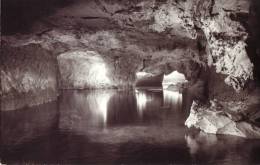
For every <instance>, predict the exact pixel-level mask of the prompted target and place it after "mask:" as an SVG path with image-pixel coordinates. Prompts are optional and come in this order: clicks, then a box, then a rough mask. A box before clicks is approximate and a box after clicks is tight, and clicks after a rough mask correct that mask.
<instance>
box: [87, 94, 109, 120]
mask: <svg viewBox="0 0 260 165" xmlns="http://www.w3.org/2000/svg"><path fill="white" fill-rule="evenodd" d="M111 96H112V93H109V92H106V93H105V92H103V91H96V93H95V94H93V95H91V98H88V102H89V106H90V109H91V110H93V112H94V114H96V116H97V117H98V118H99V117H101V118H102V123H103V124H106V122H107V110H108V109H107V108H108V102H109V99H110V97H111Z"/></svg>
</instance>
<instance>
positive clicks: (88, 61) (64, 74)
mask: <svg viewBox="0 0 260 165" xmlns="http://www.w3.org/2000/svg"><path fill="white" fill-rule="evenodd" d="M58 64H59V69H60V74H61V86H62V87H61V88H74V89H75V88H76V89H83V88H104V87H108V86H111V85H112V82H111V80H110V79H109V77H108V75H107V70H108V69H107V65H106V63H105V62H104V60H103V59H102V58H101V56H100V55H99V54H97V53H96V52H93V51H85V52H84V51H73V52H66V53H63V54H61V55H59V56H58Z"/></svg>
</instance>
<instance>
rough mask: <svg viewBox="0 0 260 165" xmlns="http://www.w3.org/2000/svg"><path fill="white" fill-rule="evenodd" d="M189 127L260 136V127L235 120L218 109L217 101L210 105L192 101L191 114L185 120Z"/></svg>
mask: <svg viewBox="0 0 260 165" xmlns="http://www.w3.org/2000/svg"><path fill="white" fill-rule="evenodd" d="M185 125H186V126H187V127H188V128H191V127H195V128H198V129H200V130H202V131H204V132H206V133H212V134H227V135H235V136H241V137H246V138H260V128H258V127H256V126H254V125H252V124H250V123H248V122H246V121H241V122H235V121H233V120H231V119H230V118H229V117H228V115H227V114H226V113H225V112H223V111H220V110H217V107H216V106H215V103H214V102H212V103H211V106H210V107H205V106H199V105H198V104H197V103H196V102H193V103H192V107H191V111H190V115H189V117H188V119H187V120H186V122H185Z"/></svg>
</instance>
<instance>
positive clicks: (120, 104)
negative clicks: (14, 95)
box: [1, 88, 260, 165]
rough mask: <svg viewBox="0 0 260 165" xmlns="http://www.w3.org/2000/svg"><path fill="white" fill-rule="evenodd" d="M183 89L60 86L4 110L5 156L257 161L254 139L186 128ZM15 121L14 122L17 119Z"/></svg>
mask: <svg viewBox="0 0 260 165" xmlns="http://www.w3.org/2000/svg"><path fill="white" fill-rule="evenodd" d="M188 96H189V94H188V93H187V92H186V91H185V90H184V91H183V92H178V91H166V90H163V91H162V90H160V89H158V88H157V89H155V90H151V89H149V88H147V89H138V90H137V89H136V90H93V91H90V90H64V91H62V92H61V95H60V97H59V99H58V100H57V101H55V102H50V103H47V104H42V105H39V106H34V107H31V108H23V109H20V110H14V111H6V112H3V113H2V124H1V126H2V127H1V132H2V133H1V134H2V138H1V140H2V143H1V145H2V146H1V148H2V151H1V159H2V161H3V163H73V164H75V163H77V164H84V163H91V164H144V163H145V164H146V163H156V164H169V163H171V164H174V163H178V164H243V165H245V164H260V158H259V156H258V154H259V152H260V141H259V140H247V139H244V138H240V137H235V136H225V135H213V134H206V133H203V132H199V131H197V130H188V129H187V128H186V127H185V126H184V122H185V119H186V118H187V116H188V115H189V109H190V107H189V106H187V105H189V103H188V102H190V100H189V97H188ZM17 121H19V122H17Z"/></svg>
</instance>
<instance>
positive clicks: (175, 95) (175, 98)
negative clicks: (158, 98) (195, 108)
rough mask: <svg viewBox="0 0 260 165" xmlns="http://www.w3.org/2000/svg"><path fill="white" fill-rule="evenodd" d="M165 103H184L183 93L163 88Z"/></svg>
mask: <svg viewBox="0 0 260 165" xmlns="http://www.w3.org/2000/svg"><path fill="white" fill-rule="evenodd" d="M163 100H164V105H178V104H181V103H182V93H179V92H177V91H169V90H163Z"/></svg>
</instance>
